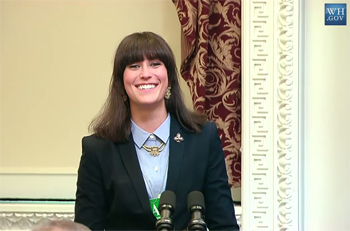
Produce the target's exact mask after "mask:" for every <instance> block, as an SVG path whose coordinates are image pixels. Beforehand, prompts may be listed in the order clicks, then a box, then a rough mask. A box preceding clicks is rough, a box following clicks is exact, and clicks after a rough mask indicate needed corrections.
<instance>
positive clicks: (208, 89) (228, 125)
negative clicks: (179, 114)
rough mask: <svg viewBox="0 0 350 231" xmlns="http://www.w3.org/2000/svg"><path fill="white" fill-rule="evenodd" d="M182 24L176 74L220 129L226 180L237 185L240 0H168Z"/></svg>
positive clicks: (238, 155)
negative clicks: (178, 67)
mask: <svg viewBox="0 0 350 231" xmlns="http://www.w3.org/2000/svg"><path fill="white" fill-rule="evenodd" d="M172 1H173V3H174V4H175V7H176V10H177V14H178V17H179V20H180V23H181V27H182V60H183V61H182V64H181V69H180V72H181V75H182V77H183V78H184V79H185V81H186V83H187V85H188V86H189V88H190V92H191V95H192V100H193V105H194V107H195V109H196V110H198V111H201V112H205V113H206V114H207V116H208V119H209V120H211V121H214V122H215V123H216V124H217V126H218V129H219V135H220V137H221V141H222V145H223V149H224V153H225V158H226V166H227V172H228V176H229V183H230V185H231V187H240V185H241V152H240V147H241V81H240V78H241V42H240V41H241V0H172Z"/></svg>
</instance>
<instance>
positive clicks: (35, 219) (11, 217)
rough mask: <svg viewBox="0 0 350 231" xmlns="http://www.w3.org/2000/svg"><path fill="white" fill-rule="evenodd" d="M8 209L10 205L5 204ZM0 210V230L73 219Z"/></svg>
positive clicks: (70, 214) (64, 214) (238, 213)
mask: <svg viewBox="0 0 350 231" xmlns="http://www.w3.org/2000/svg"><path fill="white" fill-rule="evenodd" d="M7 208H8V209H9V208H10V206H7ZM36 208H38V209H37V210H44V209H48V210H50V211H53V210H54V209H55V208H56V209H57V206H55V207H52V208H48V207H47V206H45V207H43V208H39V207H38V206H37V207H36ZM2 210H3V211H1V212H0V230H30V229H32V228H33V227H34V226H35V225H40V224H42V223H45V222H47V221H49V220H63V219H64V220H66V219H69V220H72V221H73V220H74V213H73V212H35V211H33V212H23V211H18V212H17V211H16V212H7V211H4V209H2ZM235 210H236V218H237V222H238V224H239V225H240V224H241V217H242V216H241V215H242V208H241V207H240V206H235Z"/></svg>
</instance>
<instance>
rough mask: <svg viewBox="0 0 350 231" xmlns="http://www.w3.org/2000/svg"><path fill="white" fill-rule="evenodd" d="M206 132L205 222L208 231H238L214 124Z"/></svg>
mask: <svg viewBox="0 0 350 231" xmlns="http://www.w3.org/2000/svg"><path fill="white" fill-rule="evenodd" d="M204 132H205V131H204ZM208 132H210V134H211V142H210V148H209V149H210V153H209V161H208V162H209V163H208V167H207V173H206V177H205V183H204V185H205V187H204V192H203V193H204V197H205V205H206V212H205V216H206V218H205V220H206V222H207V226H208V228H209V230H231V231H238V230H239V226H238V224H237V220H236V216H235V211H234V204H233V200H232V196H231V190H230V186H229V184H228V176H227V171H226V164H225V155H224V152H223V149H222V144H221V140H220V137H219V134H218V130H217V127H216V125H215V124H214V123H210V126H209V131H208Z"/></svg>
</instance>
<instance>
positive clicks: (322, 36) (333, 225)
mask: <svg viewBox="0 0 350 231" xmlns="http://www.w3.org/2000/svg"><path fill="white" fill-rule="evenodd" d="M325 3H347V17H348V18H347V26H325V25H324V7H325V5H324V4H325ZM304 4H305V21H303V22H302V23H303V25H305V44H304V47H305V53H303V55H304V58H305V60H304V69H305V73H304V76H303V79H302V83H303V84H302V88H303V91H304V101H303V107H304V108H303V110H304V121H303V126H304V129H303V130H304V137H303V138H304V139H303V143H304V155H305V157H304V159H303V160H302V164H303V167H304V187H305V190H304V192H303V194H304V195H303V197H304V206H303V208H302V211H303V214H304V229H303V230H322V231H323V230H339V231H345V230H350V219H349V214H350V199H349V195H350V187H349V182H350V91H349V89H350V25H349V23H350V20H349V16H350V15H349V6H350V1H349V0H346V1H337V0H331V1H330V0H327V1H324V0H306V1H305V3H304Z"/></svg>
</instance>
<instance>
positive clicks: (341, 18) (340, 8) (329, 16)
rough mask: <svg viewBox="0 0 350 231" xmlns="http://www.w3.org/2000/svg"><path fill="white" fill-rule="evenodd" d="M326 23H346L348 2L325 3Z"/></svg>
mask: <svg viewBox="0 0 350 231" xmlns="http://www.w3.org/2000/svg"><path fill="white" fill-rule="evenodd" d="M325 25H346V4H345V3H343V4H325Z"/></svg>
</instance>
